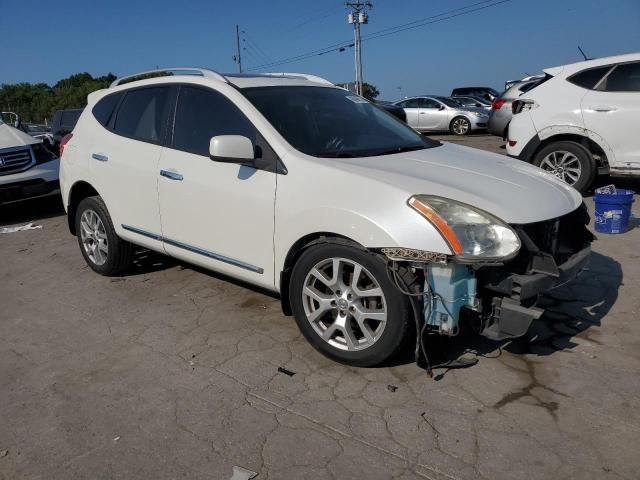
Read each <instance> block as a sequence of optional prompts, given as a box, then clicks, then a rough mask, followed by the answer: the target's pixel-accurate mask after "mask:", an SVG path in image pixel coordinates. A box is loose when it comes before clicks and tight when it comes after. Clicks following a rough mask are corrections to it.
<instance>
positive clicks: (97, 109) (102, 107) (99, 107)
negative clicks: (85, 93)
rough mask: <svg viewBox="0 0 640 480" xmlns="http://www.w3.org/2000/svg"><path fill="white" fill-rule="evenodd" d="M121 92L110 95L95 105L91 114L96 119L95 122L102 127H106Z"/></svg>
mask: <svg viewBox="0 0 640 480" xmlns="http://www.w3.org/2000/svg"><path fill="white" fill-rule="evenodd" d="M122 95H123V92H118V93H112V94H111V95H107V96H106V97H104V98H103V99H102V100H100V101H99V102H98V103H96V104H95V106H94V107H93V110H91V113H93V116H94V117H96V120H98V122H100V123H101V124H102V126H103V127H106V126H107V124H108V123H109V121H110V120H111V117H112V116H113V113H114V111H115V109H116V106H117V105H118V102H119V101H120V99H121V98H122Z"/></svg>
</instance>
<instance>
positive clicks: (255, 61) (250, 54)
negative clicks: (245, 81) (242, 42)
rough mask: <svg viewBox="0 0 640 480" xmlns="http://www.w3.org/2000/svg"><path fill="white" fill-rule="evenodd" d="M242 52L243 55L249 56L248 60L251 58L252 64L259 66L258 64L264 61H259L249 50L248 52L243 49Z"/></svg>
mask: <svg viewBox="0 0 640 480" xmlns="http://www.w3.org/2000/svg"><path fill="white" fill-rule="evenodd" d="M242 50H243V51H244V53H246V54H247V55H249V58H251V60H252V62H251V63H254V64H259V63H260V62H262V61H264V60H260V59H259V58H258V57H256V56H255V55H254V54H253V53H252V52H251V50H248V49H247V48H245V47H243V48H242ZM245 59H246V57H245ZM245 70H248V69H247V68H245Z"/></svg>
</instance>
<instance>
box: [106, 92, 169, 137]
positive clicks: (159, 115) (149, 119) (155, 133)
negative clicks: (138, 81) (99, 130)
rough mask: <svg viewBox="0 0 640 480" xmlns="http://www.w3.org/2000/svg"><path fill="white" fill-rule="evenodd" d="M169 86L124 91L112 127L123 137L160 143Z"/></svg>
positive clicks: (164, 123)
mask: <svg viewBox="0 0 640 480" xmlns="http://www.w3.org/2000/svg"><path fill="white" fill-rule="evenodd" d="M168 98H169V88H168V87H150V88H141V89H138V90H130V91H128V92H127V93H126V95H125V97H124V100H123V101H122V104H121V105H120V108H118V113H117V114H116V121H115V125H114V127H113V129H114V131H115V132H116V133H117V134H119V135H123V136H125V137H130V138H134V139H136V140H141V141H143V142H151V143H160V141H161V139H162V134H163V127H164V125H166V121H165V120H166V118H167V109H168V103H169V102H168V101H167V100H168Z"/></svg>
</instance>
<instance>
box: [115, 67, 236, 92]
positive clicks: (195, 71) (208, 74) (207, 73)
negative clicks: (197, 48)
mask: <svg viewBox="0 0 640 480" xmlns="http://www.w3.org/2000/svg"><path fill="white" fill-rule="evenodd" d="M172 72H177V73H182V72H184V74H186V75H200V76H202V77H205V78H211V79H215V80H218V81H221V82H224V83H228V81H227V79H226V78H225V77H224V75H221V74H219V73H218V72H214V71H213V70H209V69H208V68H194V67H168V68H158V69H156V70H147V71H146V72H138V73H134V74H131V75H127V76H125V77H120V78H117V79H116V80H114V81H113V82H112V83H111V85H109V88H112V87H116V86H118V85H121V84H122V82H123V81H124V80H128V79H131V78H135V77H141V76H143V75H151V74H154V73H172Z"/></svg>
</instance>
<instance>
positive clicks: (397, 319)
mask: <svg viewBox="0 0 640 480" xmlns="http://www.w3.org/2000/svg"><path fill="white" fill-rule="evenodd" d="M162 72H167V73H173V74H172V75H168V76H167V75H165V76H159V75H160V73H162ZM148 73H150V72H145V75H146V74H148ZM154 74H155V75H154V76H153V78H148V79H144V80H135V78H136V77H140V75H142V74H138V75H134V76H133V78H127V77H125V79H124V80H132V81H128V82H127V83H124V84H121V82H122V81H123V79H119V80H117V81H115V82H114V83H113V85H112V86H111V88H108V89H105V90H100V91H97V92H94V93H92V94H90V95H89V98H88V106H87V107H86V108H85V110H84V111H83V113H82V115H81V116H80V119H79V120H78V123H77V125H76V127H75V129H74V131H73V134H71V135H69V136H67V137H66V139H65V140H64V141H63V142H62V143H61V148H62V151H63V153H62V164H61V170H60V183H61V190H62V197H63V203H64V206H65V209H66V211H67V213H68V220H69V227H70V230H71V232H72V233H73V234H75V235H76V236H77V239H78V244H79V248H80V251H81V252H82V255H83V256H84V258H85V261H86V262H87V264H88V265H89V266H90V267H91V268H92V269H93V270H94V271H96V272H97V273H100V274H103V275H117V274H120V273H122V272H123V271H126V269H127V268H128V267H129V266H130V265H131V263H132V259H133V253H134V245H139V246H142V247H145V248H148V249H151V250H155V251H158V252H163V253H166V254H168V255H171V256H174V257H176V258H179V259H181V260H183V261H186V262H191V263H194V264H196V265H200V266H201V267H204V268H207V269H210V270H214V271H217V272H221V273H223V274H226V275H229V276H231V277H233V278H236V279H240V280H242V281H245V282H248V283H250V284H253V285H257V286H259V287H262V288H266V289H268V290H270V291H273V292H276V293H278V294H279V295H280V297H281V301H282V306H283V310H284V312H285V313H288V314H291V313H293V314H294V315H295V318H296V321H297V323H298V326H299V327H300V330H301V331H302V333H303V334H304V335H305V337H306V338H307V339H308V340H309V342H310V343H311V344H312V345H313V346H314V347H315V348H317V349H318V350H319V351H321V352H322V353H324V354H325V355H327V356H329V357H331V358H334V359H336V360H339V361H341V362H345V363H349V364H352V365H360V366H365V365H375V364H378V363H380V362H383V361H385V360H386V359H388V358H389V357H391V356H392V355H394V353H395V352H397V351H398V350H399V349H401V348H402V347H403V346H405V345H406V343H405V341H406V340H413V341H414V342H416V338H420V337H419V336H416V331H420V332H423V333H424V331H425V330H427V329H428V330H430V331H433V332H435V333H440V334H443V335H456V334H457V333H458V331H459V320H460V318H461V317H466V318H469V320H470V321H471V322H474V323H475V326H476V327H477V328H478V330H479V331H481V333H482V334H483V335H486V336H487V337H490V338H493V339H503V338H511V337H517V336H520V335H523V334H524V333H525V332H526V331H527V329H528V327H529V325H530V323H531V322H532V321H533V320H534V319H536V318H538V317H539V316H540V314H541V313H542V310H540V309H537V308H535V307H533V305H534V304H535V301H536V299H537V298H538V295H539V294H541V293H542V292H544V291H546V290H548V289H550V288H552V287H553V286H555V285H558V284H561V283H565V282H567V281H570V280H571V279H573V278H575V277H576V275H577V274H578V273H579V272H580V271H581V269H582V268H583V267H584V266H585V264H586V262H587V261H588V257H589V252H590V243H591V240H592V236H591V234H590V233H589V231H588V230H587V228H586V226H585V224H586V223H588V221H589V217H588V214H587V213H586V209H585V208H584V204H583V203H582V198H581V197H580V195H579V194H578V193H577V192H576V191H575V190H574V189H572V188H571V187H569V186H568V185H566V184H565V183H563V182H561V181H559V180H558V179H557V178H556V177H554V176H553V175H549V174H546V173H544V172H543V171H541V170H540V169H538V168H534V167H532V166H530V165H526V164H523V163H522V162H520V161H516V160H512V159H509V158H506V157H504V156H501V155H495V154H492V153H488V152H483V151H480V150H476V149H472V148H466V147H462V146H458V145H454V144H442V143H439V142H435V141H433V140H430V139H428V138H425V137H423V136H421V135H419V134H418V133H416V132H415V131H414V130H412V129H411V128H409V127H407V126H406V125H405V124H403V123H401V122H399V121H397V119H396V118H395V117H393V116H391V115H389V114H387V113H386V112H384V111H383V110H381V109H379V108H378V107H376V106H375V105H373V104H371V103H370V102H368V101H367V100H365V99H364V98H362V97H359V96H357V95H354V94H352V93H350V92H348V91H346V90H344V89H341V88H337V87H336V86H334V85H333V84H331V83H330V82H328V81H326V80H324V79H321V78H318V77H314V76H310V75H303V74H261V75H233V74H231V75H222V74H219V73H216V72H213V71H210V70H204V69H184V68H183V69H173V70H171V71H170V72H169V71H167V70H163V71H161V72H154ZM417 344H418V345H419V342H418V343H417ZM412 350H413V348H412ZM422 351H423V353H424V349H422Z"/></svg>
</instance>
